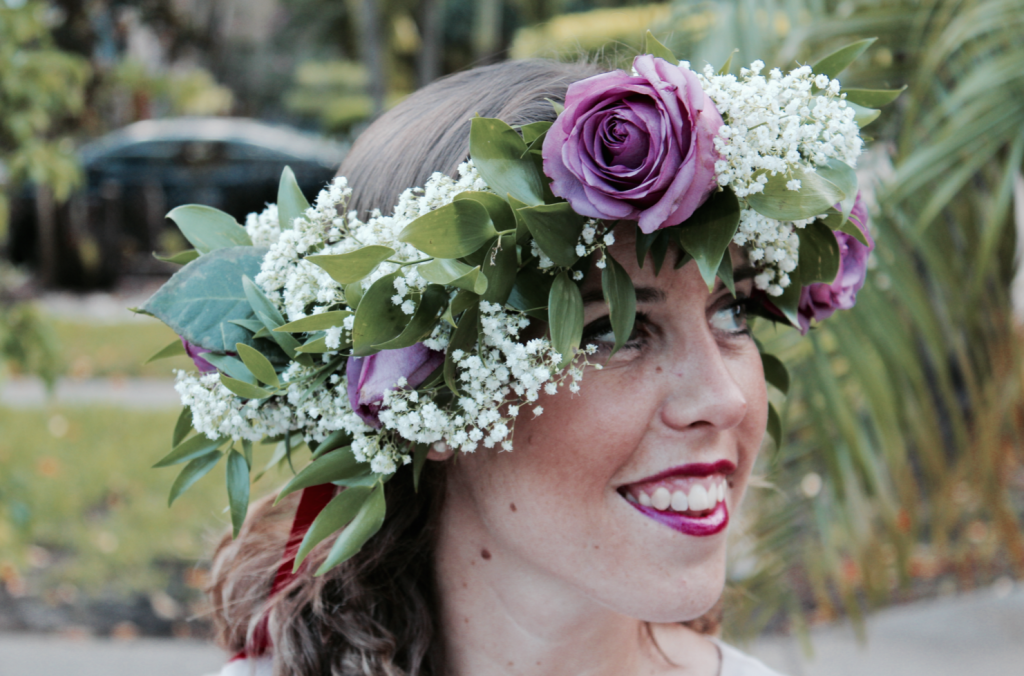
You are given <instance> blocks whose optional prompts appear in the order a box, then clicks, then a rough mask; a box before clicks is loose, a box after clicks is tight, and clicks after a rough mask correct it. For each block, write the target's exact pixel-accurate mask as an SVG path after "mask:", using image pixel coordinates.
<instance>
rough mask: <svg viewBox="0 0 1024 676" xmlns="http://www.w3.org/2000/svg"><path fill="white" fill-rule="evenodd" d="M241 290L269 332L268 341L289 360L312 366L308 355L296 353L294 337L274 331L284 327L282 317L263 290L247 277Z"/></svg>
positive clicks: (297, 345)
mask: <svg viewBox="0 0 1024 676" xmlns="http://www.w3.org/2000/svg"><path fill="white" fill-rule="evenodd" d="M242 288H243V290H244V291H245V297H246V299H247V300H248V301H249V304H250V306H251V307H252V309H253V312H254V313H255V314H256V318H257V319H259V320H260V321H261V322H263V325H264V326H265V327H266V328H267V331H269V332H270V335H269V337H270V339H271V340H273V341H274V342H275V343H277V344H278V346H280V348H281V349H282V350H284V352H285V354H287V355H288V357H289V358H290V359H293V360H295V361H297V362H299V363H300V364H302V365H304V366H312V365H313V361H312V359H311V358H310V357H309V355H303V354H300V353H298V352H297V351H296V348H298V347H299V341H298V340H296V339H295V337H294V336H292V335H291V334H290V333H280V332H275V331H274V329H276V328H277V327H279V326H283V325H284V323H285V322H284V317H283V316H282V315H281V311H280V310H278V309H277V306H276V305H274V304H273V303H272V302H271V301H270V299H269V298H267V295H266V294H265V293H263V289H261V288H260V287H259V286H257V285H256V283H255V282H254V281H252V280H251V279H250V278H249V277H248V276H247V277H244V278H243V279H242Z"/></svg>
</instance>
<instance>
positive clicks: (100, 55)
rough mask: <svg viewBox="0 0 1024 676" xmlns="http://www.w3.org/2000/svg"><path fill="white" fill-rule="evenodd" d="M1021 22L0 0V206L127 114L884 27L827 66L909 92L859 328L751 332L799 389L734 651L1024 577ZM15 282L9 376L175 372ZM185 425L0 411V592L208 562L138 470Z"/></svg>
mask: <svg viewBox="0 0 1024 676" xmlns="http://www.w3.org/2000/svg"><path fill="white" fill-rule="evenodd" d="M1020 10H1021V7H1020V2H1019V0H956V1H954V0H884V1H883V0H842V1H835V0H721V1H717V2H709V1H693V0H673V1H671V2H623V1H614V0H334V1H330V0H259V1H257V0H245V1H243V0H217V1H211V2H198V1H196V0H105V1H99V0H94V1H90V2H86V1H84V0H53V1H44V0H0V188H2V189H0V242H2V240H3V236H2V232H3V230H2V226H3V224H4V223H5V217H4V214H5V209H4V205H5V203H6V202H5V197H4V195H10V194H12V193H11V191H13V190H15V189H16V188H19V189H20V188H21V187H24V186H26V185H30V186H31V189H33V190H35V191H36V192H37V195H38V196H40V198H41V199H52V200H57V201H59V200H61V199H64V198H65V197H66V196H67V195H68V193H69V192H70V191H71V190H72V188H73V187H74V186H75V185H76V182H77V181H79V173H78V169H77V165H76V163H75V154H74V149H75V147H76V146H77V145H78V144H80V143H83V142H85V141H87V140H89V139H93V138H96V137H98V136H100V135H101V134H103V133H105V132H107V131H110V130H113V129H117V128H119V127H122V126H123V125H125V124H128V123H130V122H134V121H137V120H141V119H148V118H152V117H163V116H173V115H190V114H193V115H199V114H202V115H240V116H250V117H257V118H261V119H264V120H270V121H275V122H285V123H288V124H291V125H294V126H298V127H302V128H305V129H309V130H314V131H318V132H320V133H322V134H325V135H328V136H333V137H335V138H339V139H342V140H344V139H350V138H351V137H353V136H354V135H355V134H357V133H358V132H359V130H360V129H361V128H362V127H363V126H364V125H365V124H366V122H367V121H368V120H370V119H372V118H373V117H374V116H375V115H377V114H379V113H380V112H381V111H383V110H384V109H386V108H387V107H389V106H391V105H394V103H395V102H397V101H399V100H400V99H401V98H402V97H403V96H405V95H407V94H408V93H409V92H411V91H413V90H414V89H416V88H417V87H419V86H422V85H423V84H426V83H428V82H430V81H432V80H433V79H436V78H437V77H439V76H442V75H444V74H446V73H451V72H454V71H457V70H461V69H464V68H467V67H470V66H472V65H475V64H479V63H486V62H491V61H495V60H500V59H507V58H512V59H518V58H529V57H546V58H560V59H575V58H581V57H582V58H592V59H600V60H603V61H605V62H608V63H609V64H613V65H626V64H628V62H629V59H631V58H632V56H633V55H634V54H635V53H636V51H637V50H638V49H639V48H640V45H641V40H642V36H643V33H644V31H645V30H646V29H648V28H650V29H651V30H653V31H654V33H655V34H656V35H657V36H658V37H659V38H660V39H661V40H662V41H663V42H665V43H666V44H667V45H668V46H670V47H671V48H672V49H673V50H674V51H675V52H676V54H678V55H680V56H681V57H682V58H686V59H688V60H690V61H691V63H693V64H694V65H695V66H700V65H702V64H703V63H705V62H710V63H712V64H713V65H715V66H716V67H718V66H719V65H721V64H722V63H723V62H725V61H726V59H727V58H729V55H730V54H731V53H732V52H733V50H734V49H735V50H738V54H737V55H736V56H735V58H734V60H733V67H734V68H736V67H738V65H740V64H745V63H749V62H750V61H751V60H753V59H754V58H760V59H762V60H764V61H765V62H766V63H767V65H768V66H769V67H773V66H779V67H783V68H788V67H792V66H793V65H794V64H796V63H807V62H813V61H814V60H815V59H816V58H817V57H820V56H822V55H824V54H826V53H828V52H830V51H832V50H833V49H835V48H837V47H839V46H841V45H843V44H845V43H847V42H851V41H853V40H857V39H861V38H865V37H878V38H879V39H878V42H877V43H876V44H875V45H874V46H872V48H871V49H870V50H868V52H867V53H866V55H865V56H864V57H863V58H862V59H860V60H859V61H858V62H857V63H855V64H854V66H853V67H852V68H851V69H850V70H849V71H847V72H846V73H844V74H843V76H842V80H843V82H844V84H852V85H854V86H858V87H867V88H895V87H899V86H902V85H904V84H906V85H909V88H908V90H907V91H906V92H905V93H904V94H903V96H901V97H900V99H899V100H898V101H897V102H896V103H895V104H893V105H891V106H888V107H887V108H885V109H884V110H883V113H882V116H881V117H880V118H879V119H878V120H877V121H875V122H874V123H873V124H872V125H871V126H870V127H868V128H867V129H866V135H867V136H869V137H872V138H873V147H872V150H871V152H870V153H869V154H868V155H866V156H865V157H864V158H863V161H862V162H861V164H860V169H861V185H862V186H865V185H867V186H870V188H871V190H870V195H869V198H870V199H869V202H870V205H871V212H872V222H873V226H872V227H873V229H874V233H875V236H876V240H877V242H878V248H877V250H876V254H875V255H874V257H873V258H872V264H871V265H872V268H871V271H870V273H869V278H868V282H867V284H866V286H865V287H864V289H863V290H862V291H861V293H860V296H859V302H858V306H857V308H856V309H855V310H853V311H851V312H847V313H841V314H840V315H837V316H835V317H833V318H832V319H831V320H829V321H828V322H826V323H825V324H824V325H823V326H822V328H819V329H815V330H814V331H812V333H811V335H810V337H809V339H800V337H799V336H798V335H797V334H796V332H794V331H791V330H776V329H773V328H771V327H766V326H765V327H760V328H759V331H758V333H759V337H760V338H761V340H762V341H763V342H764V343H765V345H766V347H767V348H768V350H769V351H771V352H774V353H776V354H778V355H779V356H780V357H782V358H783V360H784V361H785V362H786V363H787V364H788V365H789V366H790V369H791V371H792V374H793V379H792V380H793V385H792V389H791V392H790V394H789V396H788V398H786V399H785V400H783V399H782V397H781V396H780V395H779V393H774V394H773V396H777V395H778V396H779V398H778V403H779V404H780V405H781V406H783V407H784V409H785V420H786V427H787V433H786V441H785V443H784V444H783V446H782V448H781V449H777V450H775V449H771V448H767V449H766V452H765V453H764V455H763V457H762V465H761V466H760V468H759V473H760V474H759V476H760V482H759V485H760V488H759V489H755V490H754V491H752V494H751V496H750V498H749V502H748V508H747V510H746V513H745V515H744V518H743V520H742V522H741V524H740V525H742V529H741V531H742V532H740V533H738V534H737V537H736V542H735V543H734V545H735V546H734V548H733V557H732V563H731V568H730V584H729V589H728V592H727V597H726V610H725V612H726V620H725V626H726V628H727V633H730V634H731V635H732V636H733V637H742V636H752V635H754V634H756V633H758V632H760V631H762V630H764V629H766V628H768V629H785V628H788V629H796V630H799V629H801V628H803V627H806V626H808V625H809V624H813V623H818V622H826V621H830V620H832V619H835V618H837V617H840V616H852V617H854V618H857V617H860V616H861V614H862V613H863V612H864V611H865V610H866V609H868V608H871V607H877V606H880V605H885V604H889V603H895V602H900V601H904V600H908V599H915V598H920V597H924V596H933V595H936V594H943V593H949V592H951V591H955V590H962V589H970V588H973V587H975V586H979V585H986V584H989V583H991V582H993V581H994V580H997V579H999V578H1007V577H1008V578H1010V579H1021V578H1022V577H1024V539H1022V536H1021V528H1020V519H1021V517H1022V515H1024V469H1022V468H1024V464H1022V451H1021V433H1022V431H1024V406H1022V403H1024V399H1022V397H1024V391H1022V389H1024V388H1022V382H1021V375H1022V363H1021V347H1020V339H1021V329H1020V322H1021V316H1020V309H1021V308H1022V307H1024V296H1022V295H1021V294H1022V293H1024V283H1022V282H1020V281H1019V280H1018V275H1017V262H1018V256H1019V254H1018V238H1017V232H1018V229H1019V228H1021V227H1024V179H1022V177H1021V171H1022V166H1024V68H1022V67H1021V64H1024V41H1022V40H1021V39H1020V36H1021V35H1024V12H1021V11H1020ZM268 199H272V197H268ZM0 246H2V245H0ZM5 274H6V279H7V280H8V282H7V286H6V288H7V291H4V292H0V359H3V360H5V361H8V363H9V364H10V365H11V366H10V368H11V370H13V371H14V372H15V374H16V375H19V376H25V375H28V374H36V375H37V376H39V377H40V378H42V379H43V380H45V381H47V382H54V381H55V379H56V378H57V377H58V375H59V374H60V373H61V372H65V373H66V377H69V378H72V379H74V378H78V379H88V378H106V379H121V380H124V381H126V382H129V383H130V382H132V380H133V379H137V378H159V377H166V376H167V374H168V368H167V365H166V362H164V363H157V364H150V365H147V366H142V365H141V361H142V360H143V359H144V357H145V356H146V355H147V354H149V353H151V352H153V351H155V350H157V349H159V348H160V347H161V346H162V345H164V344H165V343H166V342H167V341H168V340H169V339H170V338H171V337H172V336H168V335H167V334H166V333H164V331H165V329H163V327H158V326H156V325H150V324H146V323H144V322H141V321H134V320H133V321H131V322H130V323H129V322H128V319H127V315H125V319H124V322H123V323H122V324H108V325H96V324H94V323H90V322H88V321H85V320H82V319H81V318H79V319H74V318H68V317H60V316H56V317H54V316H49V317H47V316H45V313H44V312H43V311H42V310H40V309H39V308H38V307H36V306H33V305H31V304H28V303H27V302H26V300H25V299H26V297H27V296H32V295H34V293H35V292H36V291H37V290H38V289H35V288H34V287H33V284H32V282H31V279H30V278H29V280H28V282H26V281H25V277H24V275H23V274H21V273H18V274H15V273H13V272H11V273H5ZM19 275H20V276H19ZM11 280H14V281H11ZM137 281H138V280H136V281H135V282H130V281H129V282H126V283H129V284H130V283H136V282H137ZM26 289H28V291H26ZM128 291H129V292H130V291H131V289H128ZM58 344H59V345H60V350H58V348H57V345H58ZM167 387H170V385H169V383H168V384H167ZM175 415H176V414H175V413H174V412H173V411H169V412H153V413H151V414H149V413H147V414H145V415H139V414H134V413H133V414H132V415H131V416H125V415H124V414H123V413H122V412H119V411H117V410H112V409H104V408H95V407H94V408H80V409H68V408H62V407H60V406H56V405H53V406H51V407H49V408H46V409H41V410H39V411H36V412H31V413H28V414H25V413H21V412H19V413H12V412H11V411H10V410H5V409H2V408H0V579H2V580H3V581H4V582H5V584H6V587H5V589H6V590H7V591H6V593H8V594H9V595H11V594H14V593H15V592H20V593H21V594H37V595H44V596H45V595H46V594H49V595H50V597H53V599H55V600H53V601H52V602H53V603H56V604H59V603H64V602H65V600H66V598H65V597H67V598H70V597H71V596H75V594H72V593H71V592H67V590H68V589H74V590H79V591H80V592H81V594H82V595H90V594H104V593H114V592H113V591H112V590H118V591H117V593H126V590H127V591H135V592H139V591H142V592H145V593H150V592H151V591H152V590H153V589H154V588H160V587H161V586H164V587H166V586H167V584H169V583H168V582H167V580H168V579H169V578H168V577H167V574H166V570H167V569H166V567H164V568H161V567H160V565H161V564H160V562H161V561H164V562H166V561H167V560H171V559H173V560H176V561H179V562H181V561H184V562H193V561H195V560H198V559H200V558H201V556H202V553H203V551H204V550H203V546H204V545H203V541H202V538H201V537H200V535H201V534H202V533H204V532H210V531H211V529H212V530H216V529H219V528H221V527H223V525H224V523H225V517H224V515H223V513H222V511H221V510H222V509H223V501H224V499H223V490H222V488H221V486H220V485H219V482H218V480H217V479H215V478H208V479H204V481H203V482H201V483H200V484H199V485H198V486H197V490H195V491H194V492H193V493H192V494H190V496H189V498H188V499H186V500H183V501H181V502H180V504H176V505H175V507H174V510H173V511H167V510H166V509H165V508H164V504H163V503H164V496H165V495H166V492H167V489H168V487H169V485H170V482H171V481H172V479H173V477H172V476H171V474H172V473H161V472H157V471H151V470H149V469H148V467H149V465H151V464H152V462H153V461H155V460H156V459H157V458H158V457H160V456H161V455H162V454H163V453H164V452H165V451H164V447H165V445H166V442H167V432H168V431H169V428H170V426H171V424H172V422H173V419H174V416H175ZM268 479H269V481H270V483H272V482H273V480H274V478H273V477H268ZM268 479H265V480H264V481H268ZM54 491H57V493H59V495H60V499H59V500H52V499H50V496H52V495H54ZM153 571H164V573H161V574H153ZM62 585H64V586H62ZM196 586H201V585H199V584H198V583H197V585H196ZM57 589H64V590H65V591H66V592H67V593H65V594H64V596H60V595H59V594H57V595H56V596H54V594H55V593H56V592H54V591H53V590H57ZM77 593H78V591H76V594H77ZM48 598H49V597H48ZM62 599H65V600H62Z"/></svg>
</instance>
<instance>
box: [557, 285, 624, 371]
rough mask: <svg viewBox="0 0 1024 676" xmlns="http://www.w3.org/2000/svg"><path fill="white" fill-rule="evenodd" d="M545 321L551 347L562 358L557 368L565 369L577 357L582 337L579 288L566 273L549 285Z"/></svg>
mask: <svg viewBox="0 0 1024 676" xmlns="http://www.w3.org/2000/svg"><path fill="white" fill-rule="evenodd" d="M606 269H607V268H606ZM548 318H549V326H550V327H551V345H552V347H554V348H555V351H556V352H558V354H560V355H562V362H561V364H559V368H564V367H565V365H566V364H568V363H569V362H571V361H572V360H573V358H574V357H575V356H576V350H577V348H579V346H580V339H581V338H582V337H583V296H582V295H581V294H580V287H578V286H576V283H575V282H573V281H572V280H571V279H569V273H568V272H566V271H564V270H563V271H562V272H560V273H559V274H558V275H557V276H556V277H555V281H554V282H553V283H552V284H551V293H550V295H549V296H548ZM616 342H618V340H617V338H616Z"/></svg>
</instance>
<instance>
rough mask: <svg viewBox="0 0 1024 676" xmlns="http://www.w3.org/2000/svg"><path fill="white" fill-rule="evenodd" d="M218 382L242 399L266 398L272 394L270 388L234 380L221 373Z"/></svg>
mask: <svg viewBox="0 0 1024 676" xmlns="http://www.w3.org/2000/svg"><path fill="white" fill-rule="evenodd" d="M220 382H221V384H222V385H224V387H226V388H228V389H229V390H231V391H232V392H233V393H234V394H236V395H237V396H239V397H241V398H242V399H266V398H267V397H269V396H270V395H271V394H273V392H271V391H270V390H265V389H263V388H262V387H259V386H257V385H252V384H250V383H247V382H245V381H244V380H236V379H234V378H231V377H229V376H226V375H224V374H223V373H222V374H220Z"/></svg>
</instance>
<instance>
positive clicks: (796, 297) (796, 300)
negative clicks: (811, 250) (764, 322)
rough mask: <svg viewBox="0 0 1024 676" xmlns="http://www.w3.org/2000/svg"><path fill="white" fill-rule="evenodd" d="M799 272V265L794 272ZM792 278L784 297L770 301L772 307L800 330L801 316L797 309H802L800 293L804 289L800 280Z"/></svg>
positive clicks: (784, 290)
mask: <svg viewBox="0 0 1024 676" xmlns="http://www.w3.org/2000/svg"><path fill="white" fill-rule="evenodd" d="M799 270H800V267H799V265H798V266H797V269H796V271H794V272H799ZM790 278H791V282H790V285H789V286H787V287H786V288H785V289H783V290H782V295H781V296H776V297H774V298H771V299H770V300H771V303H772V305H774V306H775V307H776V308H777V309H778V310H779V311H780V312H781V313H782V314H783V316H785V318H786V319H787V320H788V321H789V323H790V325H791V326H793V327H794V328H800V316H799V314H798V313H797V309H798V308H799V307H800V291H801V289H802V288H803V287H802V286H801V285H800V282H799V280H797V279H793V275H790Z"/></svg>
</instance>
